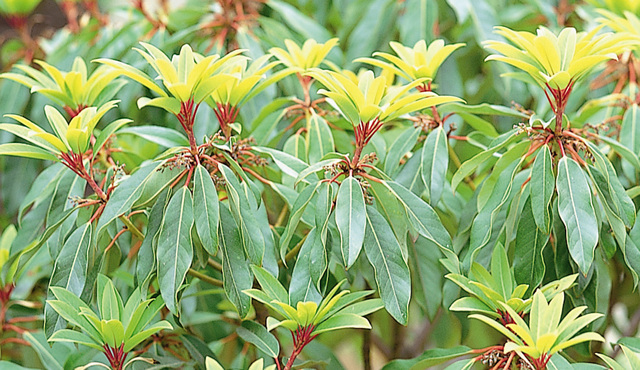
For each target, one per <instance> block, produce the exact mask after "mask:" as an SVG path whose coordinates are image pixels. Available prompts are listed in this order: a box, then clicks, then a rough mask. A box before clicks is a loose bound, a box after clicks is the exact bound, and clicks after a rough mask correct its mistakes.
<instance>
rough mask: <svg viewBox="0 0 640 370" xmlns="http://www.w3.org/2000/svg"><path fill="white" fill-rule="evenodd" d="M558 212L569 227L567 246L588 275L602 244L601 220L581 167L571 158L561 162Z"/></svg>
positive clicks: (558, 179)
mask: <svg viewBox="0 0 640 370" xmlns="http://www.w3.org/2000/svg"><path fill="white" fill-rule="evenodd" d="M556 190H557V192H558V213H559V214H560V218H561V219H562V222H563V223H564V225H565V227H566V232H567V244H568V247H569V252H570V254H571V257H572V258H573V260H574V261H575V262H576V263H577V264H578V267H579V268H580V271H581V272H582V273H583V274H584V275H586V274H587V272H588V271H589V267H591V263H592V262H593V251H594V249H595V247H596V245H597V243H598V221H597V219H596V215H595V210H594V209H593V203H592V202H591V188H590V187H589V183H588V182H587V179H586V177H585V175H584V173H583V171H582V169H581V168H580V165H579V164H578V163H576V161H574V160H573V159H571V158H568V157H562V159H560V162H558V178H557V179H556Z"/></svg>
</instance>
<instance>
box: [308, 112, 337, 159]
mask: <svg viewBox="0 0 640 370" xmlns="http://www.w3.org/2000/svg"><path fill="white" fill-rule="evenodd" d="M307 132H308V134H307V153H308V155H309V163H316V162H318V161H319V160H320V159H321V158H322V157H324V156H325V155H327V154H329V153H331V152H333V151H334V147H335V145H334V143H333V134H332V133H331V129H330V128H329V125H328V124H327V122H326V121H325V119H324V118H322V117H320V116H319V115H317V114H316V113H315V112H313V113H312V114H311V116H310V117H309V118H308V121H307Z"/></svg>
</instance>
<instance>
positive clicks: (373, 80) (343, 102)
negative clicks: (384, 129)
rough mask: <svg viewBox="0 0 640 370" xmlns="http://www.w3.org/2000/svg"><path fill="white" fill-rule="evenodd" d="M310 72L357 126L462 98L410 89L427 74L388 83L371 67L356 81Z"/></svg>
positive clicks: (331, 72) (422, 80) (327, 95)
mask: <svg viewBox="0 0 640 370" xmlns="http://www.w3.org/2000/svg"><path fill="white" fill-rule="evenodd" d="M308 74H309V75H310V76H311V77H313V78H315V79H316V80H318V81H319V82H320V83H322V84H323V85H324V86H325V88H326V89H324V90H319V91H318V92H319V93H320V94H322V95H325V96H326V97H327V98H328V101H329V102H330V103H332V104H333V105H334V106H335V108H337V109H338V110H339V111H340V113H341V114H342V115H343V116H344V117H345V118H346V119H347V120H348V121H349V122H351V124H352V125H354V126H358V125H359V124H360V123H366V122H369V121H371V120H373V119H375V118H377V119H378V120H379V121H390V120H393V119H396V118H398V117H400V116H402V115H403V114H407V113H410V112H414V111H417V110H421V109H424V108H427V107H431V106H434V105H438V104H442V103H448V102H454V101H462V99H460V98H456V97H453V96H438V95H436V94H434V93H426V92H409V90H411V89H412V88H414V87H416V86H418V85H419V84H421V83H423V82H424V81H426V80H427V78H419V79H417V80H414V81H412V82H410V83H408V84H407V85H403V86H389V85H388V80H387V78H385V77H384V76H379V77H375V76H374V74H373V72H371V71H367V72H365V73H363V74H361V75H359V76H358V82H357V83H356V82H354V81H352V80H351V79H350V78H348V77H346V76H344V75H342V74H340V73H337V72H333V71H323V70H318V69H315V70H313V71H312V72H309V73H308Z"/></svg>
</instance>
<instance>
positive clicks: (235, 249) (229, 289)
mask: <svg viewBox="0 0 640 370" xmlns="http://www.w3.org/2000/svg"><path fill="white" fill-rule="evenodd" d="M219 235H220V252H221V253H222V283H223V286H224V291H225V293H226V294H227V297H228V298H229V300H230V301H231V302H232V303H233V305H234V306H235V307H236V309H237V310H238V313H239V314H240V317H245V316H246V315H247V313H248V312H249V308H250V305H251V298H249V296H247V295H246V294H244V293H242V291H243V290H245V289H250V288H251V285H252V283H253V275H252V274H251V270H249V265H248V264H247V260H246V258H245V255H244V251H243V249H242V243H241V242H240V231H239V230H238V226H237V225H236V223H235V222H234V220H233V216H231V213H230V211H229V209H228V208H227V207H226V206H222V207H220V232H219Z"/></svg>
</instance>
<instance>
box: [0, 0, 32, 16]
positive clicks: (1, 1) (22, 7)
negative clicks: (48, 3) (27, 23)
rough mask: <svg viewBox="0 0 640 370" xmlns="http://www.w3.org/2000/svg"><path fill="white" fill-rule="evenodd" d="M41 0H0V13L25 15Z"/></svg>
mask: <svg viewBox="0 0 640 370" xmlns="http://www.w3.org/2000/svg"><path fill="white" fill-rule="evenodd" d="M41 2H42V0H0V13H2V14H8V15H27V14H29V13H31V12H33V10H34V9H35V8H36V6H38V4H40V3H41Z"/></svg>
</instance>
